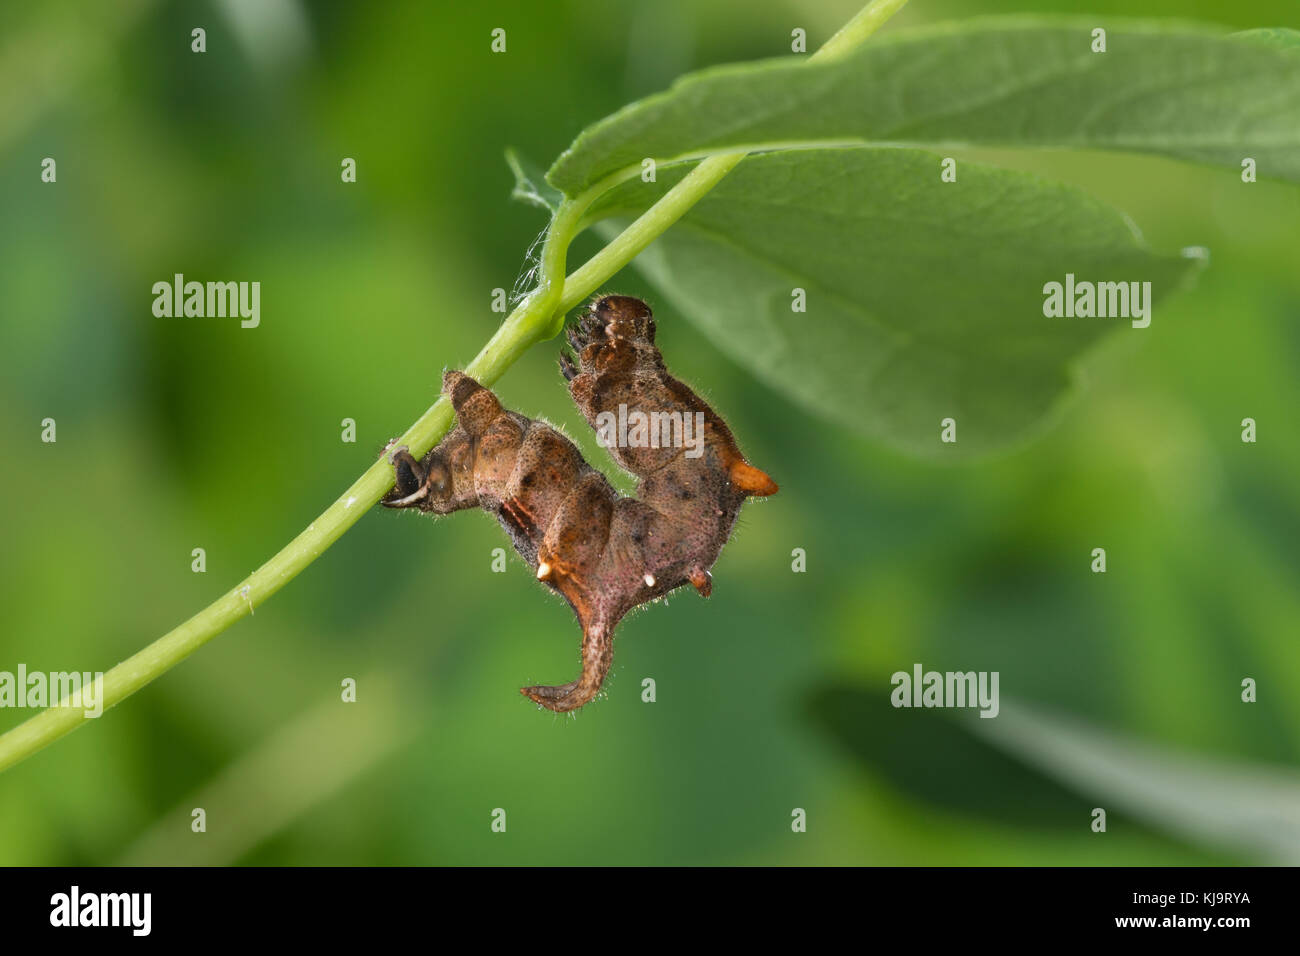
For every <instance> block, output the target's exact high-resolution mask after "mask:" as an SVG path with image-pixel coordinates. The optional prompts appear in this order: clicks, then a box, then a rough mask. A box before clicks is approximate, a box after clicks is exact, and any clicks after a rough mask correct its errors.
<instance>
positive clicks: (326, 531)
mask: <svg viewBox="0 0 1300 956" xmlns="http://www.w3.org/2000/svg"><path fill="white" fill-rule="evenodd" d="M906 3H907V0H872V2H871V3H868V4H867V5H866V7H864V8H863V9H862V10H861V11H860V12H859V13H858V14H857V16H855V17H854V18H853V19H852V20H850V21H849V22H848V23H847V24H845V26H844V27H843V28H842V29H840V31H839V32H838V33H836V34H835V35H834V36H833V37H831V39H830V40H828V41H827V42H826V44H825V45H824V46H823V47H822V48H821V49H820V50H818V51H817V52H816V53H814V54H813V55H812V57H811V59H818V58H822V59H824V58H826V57H831V56H838V55H840V54H842V53H844V52H847V51H848V50H850V49H852V48H853V47H854V46H856V45H857V44H859V43H861V42H862V41H863V40H865V39H866V38H867V37H868V36H870V35H871V34H872V33H874V32H875V30H876V29H877V28H879V27H880V25H881V24H883V23H884V22H885V21H886V20H888V19H889V17H891V16H893V14H894V13H896V12H897V11H898V10H899V9H901V8H902V7H903V6H904V5H905V4H906ZM745 155H746V154H745V153H744V152H733V153H724V154H719V155H716V156H711V157H709V158H707V159H705V160H704V161H703V162H701V163H700V164H699V165H698V166H697V167H696V168H695V169H693V170H692V171H691V172H690V174H689V175H687V176H686V177H685V178H684V179H683V180H682V181H681V182H679V183H678V184H677V185H676V186H674V187H673V188H672V189H671V190H669V191H668V193H666V194H665V195H664V196H663V197H662V198H661V199H660V200H659V201H658V202H657V203H655V204H654V205H653V206H651V207H650V208H649V209H648V210H646V211H645V212H644V213H643V214H642V215H641V216H640V218H638V219H637V220H636V221H635V222H633V223H632V224H631V225H630V226H628V228H627V229H626V230H624V231H623V232H622V233H620V234H619V235H618V236H617V237H616V238H615V239H614V240H613V241H612V242H610V243H609V245H607V246H605V248H604V249H602V250H601V251H600V252H599V253H597V254H596V255H595V256H593V257H592V258H591V259H590V260H589V261H588V262H587V263H585V264H584V265H583V266H582V267H580V268H579V269H577V270H576V271H574V272H573V274H572V275H570V276H568V277H567V278H565V277H564V276H565V273H564V270H565V265H566V258H567V253H568V247H569V244H570V243H571V242H572V241H573V238H574V236H576V235H577V233H578V231H579V229H580V228H581V226H582V225H583V222H582V218H583V214H584V213H585V212H586V211H587V209H588V208H590V206H591V204H592V203H594V202H595V200H596V199H598V198H599V197H600V196H601V195H602V194H603V193H605V192H606V191H608V190H609V189H611V188H613V187H614V186H615V185H617V184H618V183H620V182H623V181H625V180H627V179H630V178H632V177H633V176H635V175H636V173H637V171H636V170H623V171H620V172H618V173H615V174H613V175H611V176H609V177H607V178H606V179H604V180H602V181H601V182H599V183H597V184H596V185H594V186H592V187H591V188H590V189H588V190H586V191H585V192H584V193H582V194H581V195H579V196H577V197H574V198H571V199H566V200H565V201H564V202H563V203H562V204H561V206H560V208H559V210H558V211H557V212H556V213H555V217H554V219H553V220H552V221H551V226H550V229H549V230H548V232H547V237H546V242H545V244H544V246H543V248H542V261H541V269H540V276H539V280H538V284H537V288H536V289H534V290H533V291H532V292H531V293H530V294H529V295H528V297H527V298H525V299H524V301H523V302H521V303H520V304H519V306H518V307H517V308H516V309H515V310H514V311H513V312H512V313H511V314H510V315H509V316H507V317H506V320H505V321H504V322H502V323H501V326H500V328H498V329H497V331H496V333H495V334H494V335H493V336H492V338H491V339H490V340H489V341H488V343H487V344H486V345H485V346H483V349H482V351H480V352H479V354H478V355H477V356H476V357H475V358H474V360H473V361H472V362H470V363H469V365H467V366H466V368H465V372H466V373H467V374H468V375H470V376H472V377H473V378H475V379H477V380H478V381H480V382H482V383H483V384H485V385H491V384H493V383H495V382H496V381H497V379H499V378H500V377H501V375H502V374H503V373H504V372H505V371H506V369H508V368H509V367H510V366H511V365H513V364H514V363H515V361H517V360H518V359H519V357H520V356H521V355H523V354H524V352H526V351H527V350H528V349H529V348H531V347H532V346H533V345H535V344H537V343H538V342H540V341H543V340H545V339H548V338H551V337H553V336H554V335H556V334H557V333H558V332H559V331H560V328H561V327H562V326H563V323H564V316H565V313H567V312H568V311H569V309H571V308H573V306H575V305H577V304H578V303H579V302H581V301H582V300H583V299H585V298H586V297H587V296H589V295H591V294H592V293H593V292H594V291H595V290H596V289H597V288H598V287H599V286H600V285H601V284H602V283H604V282H606V281H607V280H609V279H610V278H611V277H612V276H613V275H614V274H615V273H617V272H618V271H619V270H620V269H622V268H623V267H624V266H625V265H627V264H628V263H629V262H631V261H632V259H633V258H635V257H636V255H637V254H638V253H639V252H641V250H642V249H644V248H645V247H646V246H647V245H649V244H650V243H651V242H652V241H653V240H654V239H655V238H656V237H657V236H659V235H661V234H662V233H663V232H664V230H666V229H668V227H670V226H671V225H672V224H673V223H675V222H676V221H677V220H678V219H680V218H681V217H682V216H683V215H684V214H685V213H686V211H687V210H689V209H690V208H691V206H693V205H695V203H696V202H698V201H699V200H700V198H701V197H703V196H704V195H705V194H706V193H707V192H708V191H709V190H710V189H712V188H713V187H714V186H715V185H716V184H717V183H718V181H719V180H721V179H722V177H723V176H725V175H726V174H727V173H728V172H730V171H731V170H732V169H733V168H735V166H736V164H737V163H739V162H740V161H741V160H742V159H744V158H745ZM452 417H453V416H452V410H451V405H450V403H449V402H448V401H447V400H446V399H442V398H440V399H438V401H437V402H435V403H434V404H433V405H432V406H431V407H430V408H429V409H428V410H427V411H426V412H425V413H424V414H423V415H421V416H420V418H419V419H418V420H417V421H416V422H415V424H414V425H412V426H411V427H410V428H409V429H407V431H406V432H405V433H404V434H403V435H402V436H401V437H400V438H398V439H397V441H396V444H398V445H406V446H407V447H409V448H410V450H411V454H413V455H416V456H417V457H418V456H421V455H423V454H424V453H425V452H427V451H428V450H429V449H430V448H432V447H433V446H434V445H435V444H437V443H438V441H440V440H441V439H442V437H443V435H445V434H446V433H447V431H448V430H449V429H450V428H451V424H452ZM392 486H393V468H392V465H391V464H390V463H389V462H388V460H387V458H386V457H381V458H380V459H379V460H378V461H376V462H375V463H374V464H373V465H371V466H370V467H369V468H367V469H366V471H365V472H364V473H363V474H362V475H361V477H360V478H358V479H357V480H356V481H355V482H353V483H352V485H351V487H349V488H348V489H347V491H345V492H344V493H343V494H342V495H340V496H339V498H338V499H337V500H335V502H334V503H333V504H331V505H330V506H329V507H328V508H326V509H325V511H324V512H322V513H321V515H320V516H319V517H317V518H316V520H315V521H313V522H312V523H311V524H310V525H308V526H307V529H306V530H305V531H303V532H301V533H300V534H299V535H298V536H297V537H296V538H294V539H293V540H292V541H290V542H289V543H288V544H287V545H285V547H283V548H282V549H281V550H280V551H279V552H277V553H276V554H275V556H274V557H272V558H271V560H269V561H267V562H266V563H265V564H264V565H262V566H261V567H260V568H258V569H257V570H256V571H254V572H253V573H252V574H250V575H249V576H248V577H246V578H245V579H244V580H243V581H241V582H239V584H238V585H236V586H235V587H234V588H232V589H231V590H229V591H227V592H226V593H225V594H224V595H222V596H221V597H220V598H218V599H217V600H216V601H214V602H213V603H212V604H210V605H208V606H207V607H206V608H204V609H203V610H202V611H200V612H199V613H198V614H195V615H194V616H193V617H191V618H190V619H189V620H187V621H185V622H184V623H183V624H181V625H180V626H179V627H177V628H175V629H173V630H171V631H168V632H167V633H166V634H164V635H163V636H162V637H160V638H158V640H156V641H154V642H153V643H152V644H150V645H149V646H148V647H146V648H144V649H143V650H141V651H139V652H138V653H136V654H134V655H133V656H131V657H129V658H127V659H126V660H125V661H123V662H122V663H120V664H118V665H117V666H116V667H114V668H113V669H112V670H110V671H108V672H107V673H105V674H104V677H103V683H102V686H101V690H100V697H101V700H102V703H103V710H104V711H107V710H108V709H109V708H111V707H113V706H114V705H116V704H118V703H120V702H121V701H122V700H125V699H126V698H127V697H129V696H131V695H132V694H134V693H135V692H136V691H138V690H139V689H140V688H142V687H144V686H145V685H146V684H148V683H149V682H150V681H153V680H154V679H155V678H157V677H160V676H161V675H162V674H164V673H166V672H167V671H168V670H170V669H171V668H173V667H175V666H176V665H177V664H179V663H180V662H181V661H183V660H184V659H185V658H187V657H189V656H190V655H191V654H193V653H194V652H195V651H196V650H198V649H199V648H200V647H202V646H203V645H204V644H206V643H207V642H208V641H210V640H212V638H214V637H216V636H217V635H218V634H220V633H221V632H222V631H224V630H225V629H226V628H228V627H230V625H232V624H234V623H235V622H236V621H238V620H239V619H240V618H242V617H244V616H245V615H248V614H252V613H253V611H254V609H255V608H256V607H257V606H259V605H261V604H262V603H263V602H265V601H266V600H267V599H268V598H269V597H271V596H272V595H273V594H275V593H276V592H277V591H279V590H280V588H282V587H284V586H285V585H286V584H288V583H289V582H290V581H292V580H293V579H294V578H295V577H297V576H298V574H299V573H301V572H302V570H303V569H304V568H306V567H307V565H309V564H311V563H312V562H313V561H314V560H316V558H318V557H319V556H320V555H321V554H322V553H324V552H325V550H326V549H328V548H329V547H330V546H331V545H332V544H334V542H335V541H337V540H338V539H339V538H340V537H342V536H343V533H344V532H345V531H347V530H348V529H349V528H351V527H352V526H353V525H354V524H356V522H357V520H358V519H359V518H360V517H361V516H362V515H363V514H364V513H365V512H367V511H368V510H369V509H370V508H371V507H373V506H374V505H375V504H376V503H378V501H379V499H380V498H382V497H383V496H384V494H385V493H386V492H387V491H388V490H389V489H390V488H391V487H392ZM70 704H71V702H70V701H69V700H66V699H65V700H63V701H61V702H60V703H59V705H58V706H54V707H50V708H49V709H47V710H44V711H42V712H41V713H39V714H37V715H36V716H35V717H32V718H31V719H29V720H27V721H26V722H24V723H22V724H19V725H18V726H17V727H15V728H14V729H13V730H10V731H9V732H7V733H5V734H3V735H0V772H3V771H4V770H7V769H8V768H9V767H12V766H13V765H14V764H16V763H18V762H19V761H21V760H23V759H25V758H26V757H29V756H31V755H32V754H34V753H36V752H37V751H38V750H41V749H42V748H44V747H46V746H48V745H49V744H51V743H53V742H54V741H55V740H58V739H59V738H60V737H62V736H64V735H65V734H68V733H71V732H72V731H74V730H76V729H77V728H79V727H81V726H83V725H84V724H85V723H86V722H87V720H89V719H91V718H87V717H86V716H85V715H84V711H83V710H82V709H81V708H79V707H73V706H70Z"/></svg>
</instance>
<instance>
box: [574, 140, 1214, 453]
mask: <svg viewBox="0 0 1300 956" xmlns="http://www.w3.org/2000/svg"><path fill="white" fill-rule="evenodd" d="M940 162H941V157H939V156H937V155H934V154H931V153H927V152H923V151H920V150H913V149H903V148H885V147H878V148H846V149H816V150H789V151H783V152H775V153H762V154H758V155H755V156H751V157H749V158H747V159H746V160H745V161H744V162H742V163H741V164H740V165H739V166H737V167H736V169H735V170H733V171H732V172H731V173H730V174H729V175H728V176H727V177H726V178H725V179H723V180H722V181H721V182H720V183H719V184H718V185H717V186H716V187H715V188H714V189H713V190H712V191H711V192H710V193H709V194H708V195H707V196H705V197H704V198H703V199H702V200H701V201H700V202H699V203H698V204H697V205H696V206H695V207H694V208H693V209H692V210H691V211H690V212H689V213H687V215H686V216H685V217H684V218H683V219H682V220H681V221H680V222H679V223H678V224H677V226H675V227H674V228H673V229H672V230H670V231H669V232H668V233H666V234H664V235H663V236H661V237H660V238H659V239H658V240H657V241H656V242H655V244H654V245H652V246H650V247H649V248H648V249H647V250H646V251H645V252H643V253H642V254H641V255H640V256H639V257H638V258H637V260H636V265H637V267H638V268H640V269H641V270H642V271H643V272H644V273H645V274H646V275H647V276H648V277H649V278H650V279H651V281H652V282H653V283H654V284H655V285H656V286H657V288H658V289H659V290H660V291H661V292H662V293H663V295H664V296H665V298H667V299H668V300H669V301H670V302H671V304H672V305H673V306H675V307H676V309H677V310H678V311H680V312H681V313H683V314H685V315H686V316H687V317H689V318H690V319H691V320H692V321H694V322H695V323H696V324H697V325H698V326H699V327H700V328H701V329H702V330H703V331H704V332H705V334H706V335H707V336H708V337H709V338H710V339H711V340H712V341H713V342H714V343H715V344H716V345H717V346H718V347H719V348H720V349H722V350H723V351H724V352H726V353H727V354H729V355H730V356H732V357H733V358H734V359H735V360H736V361H737V362H739V363H740V364H742V365H744V366H746V367H748V368H749V369H750V370H751V371H752V372H753V373H754V374H756V375H757V376H758V377H759V378H760V379H762V380H763V381H765V382H766V383H768V384H769V385H771V386H772V387H774V388H776V389H778V390H780V391H782V392H784V393H786V394H787V395H789V396H791V397H792V398H794V399H795V400H797V401H798V402H799V403H800V404H802V405H803V406H804V407H805V408H807V409H808V410H810V411H813V412H815V413H817V414H821V415H824V416H826V417H829V418H831V419H833V420H836V421H839V422H842V423H844V424H847V425H849V426H850V427H852V428H855V429H856V430H858V431H860V432H862V433H864V434H866V435H868V436H871V437H874V438H877V439H880V440H883V441H886V442H888V443H890V444H892V445H894V446H895V447H899V448H902V449H905V450H909V451H911V452H913V453H916V454H920V455H928V456H940V455H941V456H943V457H944V458H950V457H961V456H966V455H972V454H979V453H983V452H987V451H989V450H990V449H993V448H996V447H998V446H1002V445H1005V444H1007V443H1009V442H1013V441H1016V440H1017V439H1019V438H1021V437H1023V436H1025V435H1026V433H1028V432H1029V431H1030V430H1031V429H1032V428H1034V427H1035V426H1036V425H1038V424H1039V423H1041V421H1042V420H1043V418H1044V416H1045V414H1046V413H1047V412H1049V411H1050V410H1051V409H1052V407H1053V406H1054V405H1055V404H1056V403H1057V402H1058V401H1059V400H1060V399H1061V398H1062V396H1063V395H1064V394H1065V392H1066V391H1067V389H1068V388H1069V386H1070V382H1071V377H1070V373H1069V368H1070V365H1071V363H1072V361H1073V360H1074V359H1075V358H1076V357H1077V356H1078V355H1079V354H1080V353H1081V352H1082V351H1083V350H1084V349H1086V348H1087V347H1088V346H1089V345H1091V344H1092V343H1093V342H1095V341H1096V340H1097V339H1098V338H1099V337H1100V336H1102V335H1104V334H1106V333H1107V332H1111V331H1115V332H1116V334H1124V335H1152V334H1157V331H1156V330H1158V329H1159V327H1160V323H1161V321H1162V320H1161V311H1160V308H1159V300H1160V298H1161V296H1163V295H1164V294H1165V293H1167V292H1168V291H1170V290H1171V289H1173V288H1174V287H1175V286H1176V285H1177V284H1178V283H1179V282H1180V281H1181V280H1182V279H1183V278H1184V277H1185V276H1187V274H1188V273H1189V272H1191V271H1193V270H1194V269H1195V268H1196V262H1195V261H1194V260H1191V259H1188V258H1183V257H1179V256H1170V255H1157V254H1155V253H1153V252H1151V251H1150V250H1149V249H1148V248H1147V247H1146V245H1145V244H1144V243H1143V242H1142V240H1141V238H1140V237H1139V236H1138V234H1137V232H1136V230H1135V229H1134V227H1133V225H1132V224H1131V223H1130V222H1129V221H1128V220H1127V219H1126V218H1125V217H1124V216H1122V215H1121V214H1120V213H1118V212H1117V211H1116V210H1114V209H1112V208H1111V207H1109V206H1107V205H1105V204H1104V203H1102V202H1100V201H1098V200H1096V199H1093V198H1091V197H1090V196H1088V195H1087V194H1086V193H1083V192H1081V191H1079V190H1078V189H1075V188H1073V187H1069V186H1064V185H1058V184H1053V183H1050V182H1045V181H1043V180H1041V179H1038V178H1037V177H1034V176H1030V175H1027V174H1024V173H1019V172H1011V171H1007V170H1000V169H994V168H991V167H986V166H980V165H978V164H975V163H962V164H961V166H960V169H959V172H958V177H957V181H956V182H952V183H945V182H941V180H940ZM691 165H692V164H689V163H683V164H677V165H673V166H664V167H660V168H659V171H658V182H656V183H643V182H641V180H640V179H639V178H638V179H635V180H632V181H630V182H627V183H624V184H622V185H621V186H618V187H616V188H615V189H613V190H611V191H610V192H609V193H607V194H606V195H605V196H604V197H603V198H602V199H601V200H600V201H598V203H597V204H596V206H595V207H594V208H593V210H592V212H591V216H592V217H601V216H614V217H618V218H620V219H622V218H630V217H632V216H635V215H638V214H639V213H641V212H642V211H644V209H645V208H647V207H648V206H649V205H651V204H652V203H654V202H655V201H656V200H657V199H658V198H659V197H660V196H662V195H663V193H664V192H665V191H666V190H667V189H669V188H671V187H672V185H673V184H674V183H676V182H677V181H679V180H680V179H681V177H682V176H683V175H685V173H686V172H687V171H688V170H689V168H690V167H691ZM611 230H612V227H611V226H608V224H607V225H606V226H605V228H604V230H603V231H606V232H609V231H611ZM1067 273H1071V274H1073V275H1074V276H1075V277H1076V278H1077V279H1078V280H1080V281H1083V280H1087V281H1093V282H1100V281H1108V282H1129V281H1138V282H1146V281H1149V282H1150V283H1151V292H1152V297H1153V298H1154V299H1155V301H1156V307H1155V309H1154V310H1153V312H1152V327H1151V328H1147V329H1136V328H1133V327H1132V326H1131V324H1130V322H1129V321H1128V320H1127V319H1123V318H1048V317H1046V316H1044V314H1043V303H1044V292H1043V287H1044V285H1045V284H1046V283H1048V282H1053V281H1055V282H1064V281H1065V277H1066V274H1067ZM796 288H799V289H803V290H805V293H806V305H807V310H806V312H794V311H792V302H793V297H792V290H794V289H796ZM948 417H951V418H954V419H956V420H957V422H958V428H957V439H958V440H957V442H956V444H943V443H941V442H940V441H939V437H940V421H941V420H942V419H944V418H948Z"/></svg>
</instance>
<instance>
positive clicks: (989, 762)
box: [808, 684, 1090, 828]
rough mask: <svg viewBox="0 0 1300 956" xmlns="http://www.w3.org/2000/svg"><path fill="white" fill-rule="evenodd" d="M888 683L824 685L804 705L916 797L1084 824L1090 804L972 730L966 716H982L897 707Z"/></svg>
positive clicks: (977, 812)
mask: <svg viewBox="0 0 1300 956" xmlns="http://www.w3.org/2000/svg"><path fill="white" fill-rule="evenodd" d="M890 690H891V688H890V686H889V685H887V684H884V685H882V686H881V687H880V688H879V689H878V690H876V691H875V692H872V691H870V690H868V689H866V688H862V687H856V686H851V685H846V684H826V685H823V686H820V687H818V688H817V689H816V690H815V691H814V692H813V693H812V694H811V695H810V697H809V701H808V710H809V713H810V716H811V717H812V718H813V720H814V721H815V722H816V723H817V725H818V726H819V727H820V728H821V729H822V730H823V731H825V732H826V733H828V734H829V735H830V736H831V737H832V738H833V739H834V740H835V741H836V743H838V744H839V745H840V746H841V747H843V748H844V749H845V750H847V751H848V752H849V753H850V754H852V755H853V756H854V757H855V758H857V759H858V760H859V761H861V762H862V763H863V764H864V765H866V766H867V767H868V768H870V769H871V770H872V771H874V772H875V773H877V774H880V775H881V776H882V777H884V778H885V779H886V780H888V781H889V782H890V783H891V784H892V785H893V786H894V787H895V788H896V789H898V790H899V792H901V793H903V794H906V795H907V796H909V797H911V798H913V799H915V800H920V801H923V802H925V803H927V804H930V805H931V806H935V807H943V808H945V809H948V810H955V811H957V812H960V813H965V814H969V815H971V816H975V817H980V818H984V819H989V820H994V821H997V822H999V823H1003V824H1015V825H1017V826H1022V827H1053V828H1066V827H1071V826H1086V825H1087V820H1088V810H1089V809H1090V808H1089V807H1088V806H1087V805H1086V804H1085V802H1084V800H1083V799H1082V798H1081V797H1080V796H1079V795H1078V794H1077V793H1076V792H1074V791H1073V790H1071V789H1069V788H1067V787H1063V786H1062V785H1061V784H1059V783H1057V782H1056V781H1055V780H1053V779H1051V778H1050V777H1048V776H1045V775H1044V774H1043V773H1042V772H1040V771H1039V770H1037V769H1036V768H1034V767H1031V766H1029V765H1028V764H1026V763H1025V762H1024V761H1023V760H1021V759H1019V758H1017V757H1014V756H1009V755H1007V754H1006V753H1004V752H1003V751H1002V750H1001V749H1000V748H998V747H996V746H994V745H993V744H991V743H988V742H986V741H985V740H984V739H983V738H982V737H980V736H977V735H974V734H972V733H971V728H970V726H969V725H970V722H972V721H974V722H978V723H987V722H988V721H987V720H986V719H983V718H980V717H978V716H976V715H975V714H970V713H965V712H954V711H951V710H938V709H933V710H913V709H910V708H909V709H903V708H895V707H892V706H891V705H890V703H889V692H890ZM998 719H1000V718H993V720H994V722H996V721H997V720H998Z"/></svg>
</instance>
